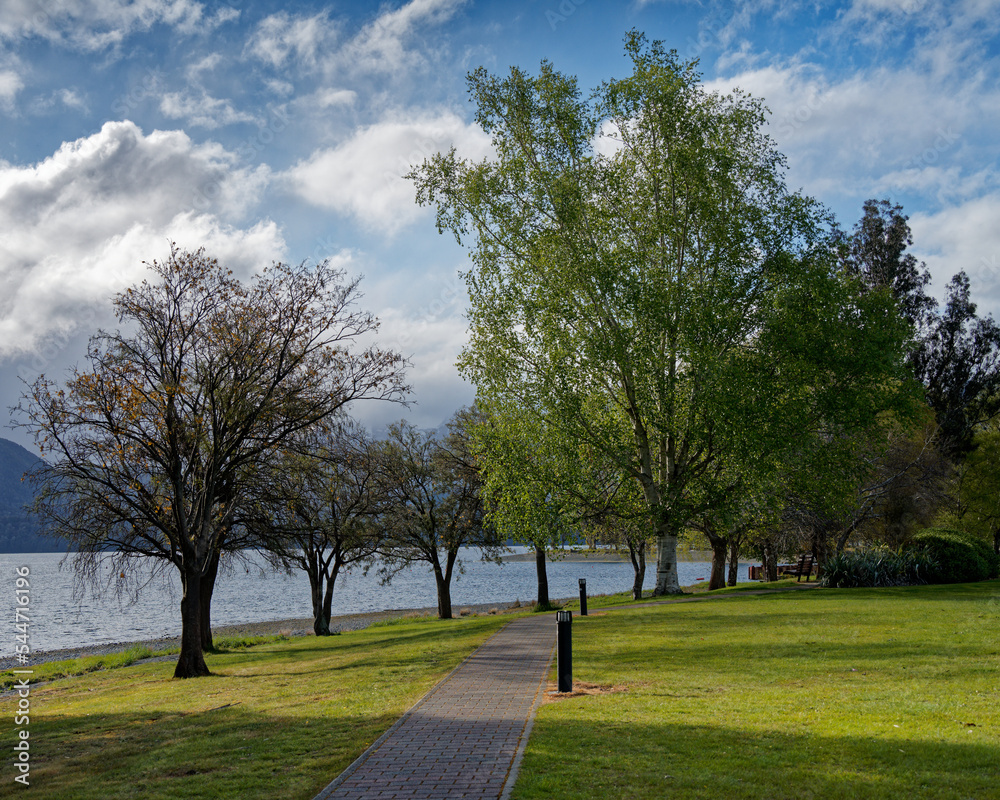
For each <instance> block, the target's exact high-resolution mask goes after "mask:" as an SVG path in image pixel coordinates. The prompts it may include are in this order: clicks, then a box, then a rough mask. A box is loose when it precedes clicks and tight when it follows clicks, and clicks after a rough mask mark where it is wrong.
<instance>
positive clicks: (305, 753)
mask: <svg viewBox="0 0 1000 800" xmlns="http://www.w3.org/2000/svg"><path fill="white" fill-rule="evenodd" d="M509 619H510V618H509V617H506V618H503V617H498V616H480V617H472V616H469V617H465V618H462V619H457V620H450V621H445V622H441V621H437V620H432V619H428V620H408V621H405V622H397V623H395V624H393V625H391V626H386V627H380V628H374V629H368V630H364V631H358V632H352V633H345V634H343V635H341V636H332V637H313V636H308V637H298V638H295V639H290V640H286V641H278V642H274V643H271V644H259V645H256V646H253V647H250V648H249V649H245V648H240V649H235V648H234V649H233V650H232V651H223V652H217V653H210V654H207V655H206V661H207V663H208V666H209V668H210V669H211V670H212V672H213V673H214V675H213V676H211V677H206V678H197V679H190V680H176V679H174V678H172V677H171V676H172V675H173V670H174V661H173V659H168V660H166V661H162V662H152V663H150V662H146V663H143V664H137V665H134V666H129V667H122V668H118V669H113V670H108V669H103V670H100V671H91V672H88V673H87V674H84V675H82V676H80V677H75V678H70V679H63V680H56V681H54V682H52V683H49V684H47V685H44V686H36V687H33V688H32V691H31V695H30V702H31V722H30V737H31V738H30V741H31V745H32V749H31V754H32V759H31V787H30V789H31V792H32V793H33V795H34V796H38V797H46V798H74V799H75V798H80V800H90V799H91V798H93V800H112V799H115V798H132V797H136V798H138V797H141V798H143V800H147V799H148V800H155V799H156V798H164V800H166V799H167V798H170V799H171V800H173V799H174V798H230V797H232V798H241V800H243V799H244V798H275V797H280V798H312V797H314V796H315V795H316V793H317V792H319V791H320V790H321V789H322V788H323V787H324V786H325V785H326V784H327V783H329V782H330V781H331V780H332V779H333V778H334V777H335V776H336V775H337V774H338V773H339V772H341V771H342V770H343V769H344V768H346V767H347V766H348V765H349V764H350V763H351V762H352V761H353V760H354V759H355V758H356V757H357V756H358V755H360V754H361V753H362V752H363V751H364V749H365V748H366V747H367V746H368V745H369V744H371V742H372V741H374V740H375V739H376V738H378V736H379V735H380V734H381V733H382V732H384V731H385V730H386V729H387V728H388V727H389V726H390V725H392V723H393V722H395V720H396V719H397V718H398V717H399V716H400V715H402V714H403V713H404V712H405V711H406V709H407V708H409V707H410V706H411V705H413V703H415V702H416V701H417V700H418V699H419V698H420V697H421V696H422V695H423V694H424V693H426V692H427V690H428V689H430V688H431V687H432V686H433V685H434V684H435V683H436V682H437V681H439V680H440V679H441V678H442V677H444V676H445V675H446V674H448V672H449V671H450V670H452V669H453V668H454V667H455V666H457V665H458V664H459V663H460V662H461V661H462V660H463V659H464V658H465V657H466V656H468V654H469V653H470V652H472V650H473V649H475V648H476V647H477V646H478V645H479V644H481V643H482V642H483V641H484V640H485V639H486V638H487V637H488V636H489V635H491V634H492V633H494V632H495V631H496V630H498V629H499V628H500V627H501V626H502V625H503V624H505V623H506V622H508V621H509ZM227 644H228V645H231V644H232V643H227V642H226V641H225V640H219V642H217V646H218V647H219V648H220V650H225V646H226V645H227ZM15 703H16V698H11V697H8V698H5V699H4V700H2V701H0V714H2V715H3V716H4V717H5V718H6V719H11V718H12V712H13V708H14V704H15Z"/></svg>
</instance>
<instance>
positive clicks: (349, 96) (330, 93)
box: [304, 89, 358, 108]
mask: <svg viewBox="0 0 1000 800" xmlns="http://www.w3.org/2000/svg"><path fill="white" fill-rule="evenodd" d="M357 99H358V93H357V92H355V91H352V90H351V89H320V90H319V91H317V92H316V93H315V94H313V95H312V96H311V97H307V98H305V100H304V102H305V103H307V104H308V105H312V106H314V107H315V108H333V107H334V106H349V105H353V104H354V101H355V100H357Z"/></svg>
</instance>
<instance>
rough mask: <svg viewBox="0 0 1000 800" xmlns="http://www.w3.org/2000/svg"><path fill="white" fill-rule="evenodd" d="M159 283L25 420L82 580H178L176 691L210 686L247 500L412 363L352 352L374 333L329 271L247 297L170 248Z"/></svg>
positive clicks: (54, 521)
mask: <svg viewBox="0 0 1000 800" xmlns="http://www.w3.org/2000/svg"><path fill="white" fill-rule="evenodd" d="M149 272H150V277H149V279H148V280H145V281H143V282H142V283H140V284H138V285H137V286H133V287H131V288H129V289H126V290H125V291H124V292H122V293H121V294H119V295H117V296H116V297H115V298H114V306H115V311H116V313H117V316H118V321H119V323H120V325H121V326H122V327H121V329H120V330H118V331H116V332H114V333H107V332H101V333H98V334H97V335H96V336H94V337H93V338H92V339H91V342H90V346H89V349H88V353H87V362H88V367H87V368H84V369H80V368H77V369H75V370H73V371H72V373H71V375H70V377H69V379H68V380H67V381H66V383H65V385H64V386H58V385H56V384H55V383H53V382H52V381H50V380H48V379H46V378H45V377H39V378H38V380H37V381H36V382H35V383H34V384H33V385H31V386H30V387H28V391H27V393H26V396H25V398H24V399H23V401H22V404H21V411H22V413H23V414H24V417H25V421H24V423H23V424H24V425H25V426H26V427H27V428H28V429H29V430H30V431H32V432H33V433H34V435H35V438H36V441H37V442H38V444H39V446H40V447H41V450H42V452H43V454H45V456H46V457H47V461H46V463H45V465H44V466H43V467H42V468H41V469H40V470H39V471H38V472H37V473H36V478H37V480H38V481H39V485H40V493H39V500H38V510H39V511H40V512H41V513H42V515H43V518H44V519H45V521H46V522H47V524H48V526H49V528H50V530H52V531H53V532H54V533H57V534H58V535H60V536H62V537H64V538H66V539H67V540H69V541H70V543H71V544H72V545H74V546H75V547H76V548H77V549H78V550H79V553H78V555H77V565H78V566H79V568H81V569H82V570H84V571H86V570H88V569H89V570H91V571H96V570H97V569H98V567H99V566H100V564H101V563H102V562H103V561H104V560H106V559H110V560H111V561H112V562H114V563H115V564H122V565H124V566H127V565H128V564H130V563H134V561H135V558H136V557H137V556H152V557H154V558H157V559H161V560H162V561H163V562H164V563H166V564H169V565H171V566H172V567H174V568H176V569H177V570H178V572H179V573H180V578H181V585H182V588H183V597H182V599H181V608H180V611H181V623H182V628H181V631H182V632H181V652H180V656H179V657H178V660H177V667H176V669H175V671H174V675H175V676H176V677H178V678H190V677H196V676H200V675H207V674H209V671H208V667H207V666H206V664H205V660H204V657H203V655H202V644H203V637H202V630H201V623H202V608H201V603H202V588H203V587H202V584H203V582H204V581H205V580H206V576H207V575H209V574H212V575H214V569H215V567H216V566H217V565H218V556H219V552H220V548H221V547H222V542H223V538H224V537H226V536H228V535H229V533H230V531H231V528H232V526H233V525H234V523H235V522H236V521H237V519H238V515H239V510H240V504H241V502H242V500H243V498H244V490H245V489H246V488H247V487H248V486H249V485H251V484H252V483H253V482H254V481H255V480H256V479H257V477H258V475H259V471H260V469H261V467H262V465H264V464H265V463H266V462H267V461H268V460H269V459H271V458H273V457H275V455H276V454H277V453H279V452H280V450H281V449H282V447H283V446H284V445H285V444H286V443H287V442H289V441H290V440H292V439H293V438H294V437H295V436H297V435H299V434H300V433H301V432H302V431H304V430H307V429H309V428H310V427H312V426H314V425H317V424H319V423H322V422H323V421H325V420H328V419H330V418H331V417H333V416H334V415H335V414H337V413H338V412H339V411H340V410H341V409H342V408H343V407H344V405H345V404H347V403H349V402H351V401H353V400H364V399H371V398H377V399H390V400H391V399H401V398H402V397H403V396H404V392H405V390H406V387H405V386H404V384H403V382H402V378H403V371H402V367H403V365H404V361H403V359H402V357H401V356H399V355H398V354H396V353H392V352H387V351H382V350H379V349H378V348H375V347H370V348H366V349H358V348H356V347H355V346H354V341H355V339H356V337H359V336H363V335H366V334H368V333H370V332H372V331H374V330H375V328H376V327H377V321H376V320H375V318H374V317H373V316H372V315H371V314H368V313H366V312H364V311H361V310H358V309H356V308H355V307H354V303H355V300H356V295H357V281H356V280H351V281H345V280H343V275H342V274H341V273H340V272H338V271H337V270H335V269H334V268H333V267H331V266H330V265H329V264H328V263H325V262H324V263H322V264H319V265H317V266H315V267H307V266H305V265H302V266H299V267H293V266H288V265H285V264H274V265H272V266H271V267H268V268H266V269H264V270H263V271H262V272H260V273H259V274H258V275H256V276H255V277H254V278H253V279H252V280H251V281H249V282H248V283H244V282H242V281H239V280H237V279H236V278H235V277H234V276H233V275H232V273H231V272H230V271H229V270H227V269H226V268H225V267H224V266H223V265H222V264H220V263H219V262H218V261H217V260H215V259H213V258H210V257H209V256H207V255H206V254H205V253H204V251H202V250H198V251H196V252H185V251H182V250H180V249H178V248H176V247H172V248H171V254H170V258H169V259H167V260H166V261H163V262H159V261H153V262H152V263H151V264H149ZM213 565H214V566H213ZM116 571H117V570H116Z"/></svg>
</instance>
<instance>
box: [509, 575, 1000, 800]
mask: <svg viewBox="0 0 1000 800" xmlns="http://www.w3.org/2000/svg"><path fill="white" fill-rule="evenodd" d="M573 637H574V642H573V645H574V652H573V665H574V679H575V680H577V681H585V682H588V683H592V684H597V685H605V686H616V687H619V688H621V687H624V688H625V691H623V692H619V693H614V694H603V695H601V694H597V695H592V696H581V697H570V698H567V699H563V700H558V701H556V702H552V703H549V704H546V705H543V706H542V708H541V709H540V712H539V715H538V718H537V719H536V721H535V725H534V729H533V733H532V737H531V740H530V742H529V745H528V749H527V753H526V755H525V759H524V761H523V763H522V766H521V772H520V779H519V781H518V784H517V788H516V790H515V792H514V797H515V798H520V799H521V800H528V798H547V799H548V798H595V800H596V799H598V798H599V800H607V799H608V798H645V797H656V798H671V797H678V798H685V799H687V798H706V800H708V799H709V798H711V800H718V798H760V800H766V799H770V798H778V797H780V798H814V797H815V798H852V800H853V798H871V800H876V799H877V800H884V799H885V798H906V800H911V798H928V800H930V799H931V798H933V799H934V800H939V798H956V800H957V799H958V798H984V797H996V796H997V785H998V783H997V782H998V777H1000V767H998V765H1000V583H998V582H996V581H993V582H989V583H983V584H971V585H961V586H925V587H907V588H900V589H880V590H830V589H817V590H810V591H789V592H780V593H775V594H768V595H758V596H750V597H740V596H730V597H726V598H724V599H720V600H718V601H715V600H712V599H705V600H696V601H693V602H685V603H678V604H673V605H660V606H655V605H650V606H648V607H644V608H642V609H638V610H626V609H619V610H615V611H601V610H600V609H598V613H597V614H596V615H593V616H588V617H586V618H579V617H578V618H576V619H575V620H574V624H573Z"/></svg>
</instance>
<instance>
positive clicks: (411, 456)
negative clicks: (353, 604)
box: [380, 410, 500, 619]
mask: <svg viewBox="0 0 1000 800" xmlns="http://www.w3.org/2000/svg"><path fill="white" fill-rule="evenodd" d="M473 413H474V412H471V411H469V410H462V411H459V412H457V413H456V414H455V416H453V417H452V419H451V421H450V422H449V424H448V427H449V434H448V436H447V438H446V439H445V441H444V442H440V441H438V438H437V436H436V435H435V434H434V433H421V432H420V431H418V430H417V429H416V428H415V427H413V426H412V425H410V424H409V423H407V422H399V423H397V424H394V425H392V426H390V429H389V438H388V440H387V441H386V442H384V445H383V448H382V456H381V460H382V463H381V466H380V470H381V474H382V481H383V485H384V487H385V490H386V491H387V492H388V494H389V496H390V498H391V506H390V510H389V511H388V513H387V514H386V515H385V516H384V517H383V519H384V520H385V524H386V528H387V531H388V534H389V536H388V539H387V542H386V545H385V546H384V548H383V556H384V559H385V563H384V566H383V570H382V572H383V575H384V576H385V577H386V579H390V578H391V577H392V575H394V574H396V573H398V572H399V571H400V570H402V569H404V568H405V567H407V566H410V565H411V564H414V563H419V562H424V563H427V564H430V566H431V569H432V571H433V572H434V580H435V583H436V584H437V598H438V617H440V618H441V619H451V616H452V613H451V580H452V577H453V576H454V572H455V567H456V565H459V554H460V552H461V549H462V548H463V547H469V546H472V547H481V548H483V556H484V557H486V558H491V557H496V555H497V553H498V551H499V549H500V542H499V541H498V540H497V537H496V535H495V534H494V533H493V532H492V529H491V528H489V527H488V526H484V524H483V503H482V499H481V497H480V480H479V470H478V467H477V466H476V464H475V461H474V458H473V456H472V450H471V447H470V442H469V434H468V429H469V425H470V422H469V420H470V417H471V415H472V414H473ZM459 566H460V565H459Z"/></svg>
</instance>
